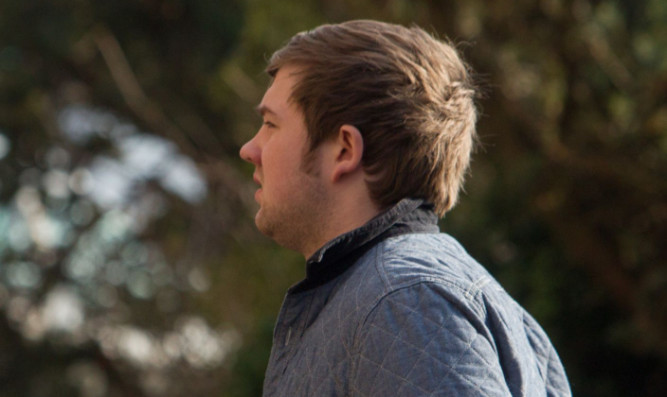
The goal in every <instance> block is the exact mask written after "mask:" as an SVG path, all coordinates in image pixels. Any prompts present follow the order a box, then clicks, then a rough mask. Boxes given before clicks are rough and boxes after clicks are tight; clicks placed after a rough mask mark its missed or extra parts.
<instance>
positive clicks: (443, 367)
mask: <svg viewBox="0 0 667 397" xmlns="http://www.w3.org/2000/svg"><path fill="white" fill-rule="evenodd" d="M353 356H354V364H353V365H352V369H351V371H352V373H351V376H350V390H349V391H350V393H349V394H350V395H352V396H509V395H510V392H509V390H508V387H507V385H506V383H505V379H504V376H503V372H502V369H501V366H500V364H499V359H498V355H497V353H496V350H495V347H494V345H493V344H492V342H491V341H490V337H489V336H488V335H485V332H484V329H483V325H482V324H480V323H479V322H478V321H476V319H475V317H474V316H473V315H472V314H471V312H469V311H468V310H467V309H466V308H465V307H464V306H462V305H461V304H460V303H456V302H455V301H454V300H452V299H451V298H450V297H448V296H447V294H446V293H444V292H443V291H442V290H441V289H439V288H437V286H433V285H431V284H429V283H421V284H417V285H413V286H410V287H407V288H402V289H399V290H397V291H394V292H392V293H391V294H389V295H387V296H385V297H384V298H382V300H380V301H379V302H378V304H377V305H376V306H375V307H374V308H373V310H372V311H371V312H370V313H369V315H368V316H367V317H366V321H365V322H364V323H363V324H362V325H361V326H360V329H359V330H358V334H357V339H356V345H355V351H354V352H353Z"/></svg>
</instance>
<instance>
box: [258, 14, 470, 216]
mask: <svg viewBox="0 0 667 397" xmlns="http://www.w3.org/2000/svg"><path fill="white" fill-rule="evenodd" d="M285 65H294V66H297V67H298V68H299V69H300V74H299V79H298V81H297V83H296V84H295V86H294V88H293V92H292V93H291V100H292V101H294V102H295V103H296V104H297V105H298V106H299V107H300V109H301V110H302V111H303V113H304V117H305V122H306V126H307V128H308V134H309V143H310V146H309V148H310V152H311V153H312V151H313V149H315V148H316V147H318V145H319V144H320V143H322V142H324V141H325V140H326V139H328V138H331V137H332V136H334V135H335V134H336V133H337V131H338V130H339V128H340V127H341V126H342V125H344V124H350V125H354V126H355V127H356V128H358V129H359V131H360V132H361V134H362V137H363V141H364V153H363V157H362V165H363V167H364V170H365V172H366V173H367V175H368V176H369V177H368V179H367V181H366V182H367V185H368V188H369V191H370V193H371V197H372V199H373V200H374V201H375V202H376V203H377V204H378V205H380V206H381V207H388V206H390V205H392V204H394V203H396V202H398V201H399V200H401V199H402V198H405V197H413V198H423V199H426V200H427V201H429V202H431V203H432V204H433V205H434V207H435V211H436V213H438V214H439V215H440V216H443V215H444V214H445V213H446V212H447V211H448V210H450V209H451V208H452V207H453V206H454V205H455V203H456V201H457V197H458V194H459V190H460V189H461V186H462V184H463V179H464V176H465V173H466V171H467V169H468V167H469V163H470V154H471V151H472V148H473V142H474V140H475V122H476V119H477V112H476V109H475V105H474V96H475V90H474V88H473V85H472V82H471V77H470V73H469V69H468V68H467V66H466V64H465V63H464V62H463V61H462V59H461V57H460V56H459V55H458V53H457V51H456V50H455V49H454V47H453V46H452V45H450V44H448V43H445V42H442V41H440V40H437V39H435V38H434V37H433V36H431V35H430V34H428V33H426V32H425V31H423V30H422V29H420V28H418V27H411V28H406V27H403V26H399V25H393V24H388V23H383V22H377V21H367V20H360V21H350V22H345V23H341V24H336V25H323V26H320V27H318V28H316V29H314V30H311V31H307V32H302V33H299V34H297V35H296V36H294V37H292V39H291V40H290V41H289V42H288V43H287V44H286V45H285V46H284V47H283V48H281V49H280V50H278V51H276V52H275V53H274V54H273V56H272V57H271V59H270V61H269V65H268V66H267V68H266V71H267V73H268V74H269V75H270V76H272V77H275V76H276V74H277V73H278V70H279V69H280V68H281V67H283V66H285Z"/></svg>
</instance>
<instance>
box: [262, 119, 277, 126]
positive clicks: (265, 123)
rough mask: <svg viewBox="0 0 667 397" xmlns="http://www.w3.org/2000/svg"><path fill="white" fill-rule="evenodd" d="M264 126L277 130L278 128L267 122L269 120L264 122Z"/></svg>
mask: <svg viewBox="0 0 667 397" xmlns="http://www.w3.org/2000/svg"><path fill="white" fill-rule="evenodd" d="M262 124H264V125H265V126H267V127H269V128H275V126H276V125H275V124H273V123H272V122H270V121H267V120H264V121H263V122H262Z"/></svg>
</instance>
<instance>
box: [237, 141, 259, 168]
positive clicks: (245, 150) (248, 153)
mask: <svg viewBox="0 0 667 397" xmlns="http://www.w3.org/2000/svg"><path fill="white" fill-rule="evenodd" d="M256 140H257V135H255V136H254V137H253V138H252V139H251V140H249V141H248V142H246V143H245V144H244V145H243V146H241V150H240V151H239V156H241V158H242V159H243V160H245V161H247V162H249V163H252V164H254V165H260V164H261V158H262V156H261V154H262V153H261V150H260V148H259V146H258V145H257V142H256Z"/></svg>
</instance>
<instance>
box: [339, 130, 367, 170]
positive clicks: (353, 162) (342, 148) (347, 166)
mask: <svg viewBox="0 0 667 397" xmlns="http://www.w3.org/2000/svg"><path fill="white" fill-rule="evenodd" d="M363 154H364V139H363V137H362V136H361V132H359V129H358V128H357V127H355V126H353V125H349V124H345V125H343V126H341V127H340V128H339V130H338V136H337V137H336V158H335V162H334V169H333V174H332V181H333V182H339V181H340V180H341V179H343V178H345V177H346V176H348V175H351V174H353V173H355V172H356V171H358V170H360V169H361V159H362V157H363Z"/></svg>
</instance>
